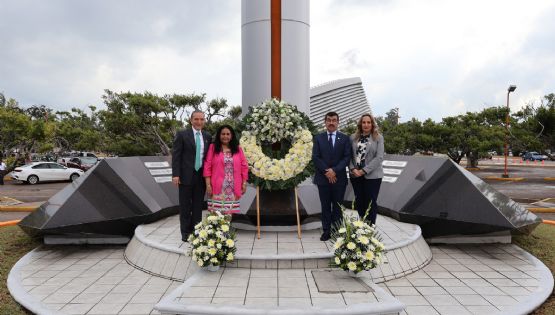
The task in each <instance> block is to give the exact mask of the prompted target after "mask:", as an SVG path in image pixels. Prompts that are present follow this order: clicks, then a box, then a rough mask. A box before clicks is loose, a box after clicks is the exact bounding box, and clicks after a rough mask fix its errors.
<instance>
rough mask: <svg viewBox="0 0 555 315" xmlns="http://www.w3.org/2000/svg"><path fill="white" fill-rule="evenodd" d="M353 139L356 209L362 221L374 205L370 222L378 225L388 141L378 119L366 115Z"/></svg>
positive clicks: (352, 180) (350, 166)
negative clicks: (379, 198) (379, 128)
mask: <svg viewBox="0 0 555 315" xmlns="http://www.w3.org/2000/svg"><path fill="white" fill-rule="evenodd" d="M351 140H352V141H351V142H352V153H353V154H352V158H351V162H350V163H349V170H350V178H351V184H352V185H353V191H354V193H355V208H356V210H357V211H358V215H359V216H360V218H362V217H364V216H365V215H366V211H367V209H368V206H369V205H370V204H371V206H370V211H369V213H368V215H367V217H366V220H367V221H370V222H371V223H372V224H376V216H377V215H378V203H377V200H378V194H379V192H380V186H381V184H382V177H383V168H382V162H383V155H384V141H383V136H382V135H381V134H380V133H379V132H378V125H377V124H376V120H375V119H374V116H372V115H370V114H363V115H362V116H361V117H360V119H359V121H358V124H357V131H356V133H355V134H354V135H352V136H351Z"/></svg>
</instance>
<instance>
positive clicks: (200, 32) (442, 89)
mask: <svg viewBox="0 0 555 315" xmlns="http://www.w3.org/2000/svg"><path fill="white" fill-rule="evenodd" d="M0 11H2V12H3V14H2V19H1V20H0V38H2V47H3V48H2V49H0V91H2V92H4V93H5V94H6V95H7V96H8V97H13V98H16V99H17V100H19V101H20V102H21V103H22V104H24V105H32V104H46V105H48V106H52V107H55V108H57V109H68V108H70V107H73V106H76V107H85V106H86V105H88V104H95V105H100V104H101V98H100V97H101V95H102V93H103V90H104V89H110V90H113V91H127V90H131V91H145V90H148V91H151V92H155V93H159V94H165V93H191V92H197V93H201V92H205V93H207V95H208V97H209V98H213V97H225V98H227V99H228V100H229V102H230V103H231V104H240V102H241V51H240V49H241V37H240V13H241V9H240V1H239V0H234V1H217V0H204V1H167V2H163V3H153V2H148V1H118V2H113V1H107V0H99V1H94V2H86V3H85V2H75V1H70V0H52V1H49V2H48V3H45V2H42V1H39V0H22V1H9V0H0ZM553 13H555V3H554V2H553V1H533V2H527V3H524V2H522V1H517V0H508V1H501V0H491V1H477V0H470V1H455V0H445V1H440V0H422V1H410V2H409V1H393V0H392V1H385V0H374V1H368V0H365V1H362V0H313V1H311V21H310V24H311V49H310V51H311V84H312V85H315V84H319V83H323V82H326V81H330V80H335V79H339V78H344V77H352V76H360V77H361V78H362V81H363V84H364V87H365V90H366V93H367V96H368V98H369V101H370V103H371V106H372V109H373V111H374V113H376V114H378V115H380V114H382V115H383V114H384V113H385V112H386V111H388V110H389V109H391V108H393V107H399V108H400V114H401V117H402V120H408V119H410V118H412V117H417V118H419V119H425V118H428V117H432V118H433V119H436V120H439V119H440V118H441V117H444V116H446V115H456V114H461V113H464V112H465V111H476V110H480V109H482V108H484V107H485V106H491V105H505V102H506V89H507V87H508V85H509V84H516V85H517V86H518V88H517V90H516V91H515V93H513V94H511V108H512V110H517V109H518V108H519V107H521V106H523V105H524V104H526V103H527V102H528V101H530V100H532V99H536V100H537V99H539V98H541V97H542V96H543V95H545V94H548V93H552V92H554V91H553V87H554V86H555V73H554V72H553V71H551V69H553V68H554V67H555V41H553V38H554V37H555V36H554V35H555V19H553V18H552V16H553Z"/></svg>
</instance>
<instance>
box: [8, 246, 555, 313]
mask: <svg viewBox="0 0 555 315" xmlns="http://www.w3.org/2000/svg"><path fill="white" fill-rule="evenodd" d="M124 250H125V249H124V248H123V247H114V246H112V247H107V246H94V247H93V246H89V247H83V246H81V247H78V246H63V247H61V246H58V247H51V246H42V247H40V248H37V249H35V250H33V251H32V252H30V253H28V254H27V255H25V256H24V257H23V258H21V259H20V260H19V261H18V262H17V263H16V265H15V266H14V267H13V268H12V270H11V271H10V273H9V275H8V281H7V282H8V288H9V290H10V294H11V295H12V296H13V297H14V299H15V300H16V301H17V302H18V303H20V304H21V305H23V306H24V307H25V308H27V309H28V310H30V311H32V312H33V313H36V314H52V315H63V314H104V315H107V314H135V315H147V314H158V313H159V312H160V311H162V312H163V313H166V312H170V313H173V314H178V313H186V312H188V311H191V310H196V311H198V312H197V313H196V314H239V313H240V314H254V313H255V312H253V311H252V309H254V310H264V312H263V313H265V314H299V313H300V312H309V313H313V314H314V313H315V312H316V311H318V310H321V312H319V313H318V314H367V313H368V311H369V310H368V307H369V306H372V308H373V307H378V309H376V310H381V311H384V312H382V313H386V312H385V311H387V310H392V309H393V308H395V307H398V306H399V303H398V302H395V300H392V299H391V298H387V295H385V299H383V298H382V297H383V296H384V294H382V293H383V292H381V290H378V289H376V287H375V286H373V285H371V283H370V282H369V281H368V280H370V277H369V275H368V273H365V274H364V275H363V276H362V279H360V280H362V281H364V282H365V283H367V284H370V285H369V286H370V287H371V288H373V289H375V290H374V292H375V293H371V294H370V293H356V292H355V293H353V292H343V293H342V294H340V295H341V296H339V295H338V294H337V293H335V294H334V293H329V292H328V293H324V292H321V291H322V290H320V289H319V288H318V287H317V286H316V285H315V284H314V282H313V281H312V277H311V276H310V273H313V271H322V270H325V269H316V270H307V269H246V268H222V269H220V271H219V272H214V273H207V272H204V271H200V272H196V271H199V270H198V269H197V268H195V265H194V264H193V265H192V266H191V268H190V269H189V271H186V272H185V274H186V275H185V280H186V282H185V283H183V282H177V281H171V280H168V279H164V278H160V277H156V276H153V275H151V274H148V273H145V272H143V271H141V270H138V269H136V268H134V267H133V266H131V265H129V264H128V263H127V262H126V261H125V259H124V257H123V256H124ZM431 250H432V252H433V254H434V258H433V259H432V261H431V262H430V263H429V264H428V265H427V266H425V267H424V268H422V269H421V270H418V271H416V272H414V273H412V274H409V275H407V276H404V277H401V278H399V279H395V280H390V281H385V282H383V283H381V284H379V287H380V288H381V289H383V291H385V293H387V294H390V295H391V296H393V297H394V298H395V299H396V300H398V301H400V302H401V303H402V304H404V305H405V306H406V308H405V310H404V311H401V312H400V314H402V315H413V314H414V315H421V314H442V315H447V314H454V313H456V314H491V315H501V314H503V315H506V314H515V315H517V314H519V315H520V314H522V315H524V314H529V313H531V312H532V311H533V310H534V309H536V308H537V307H539V306H540V305H541V304H542V303H543V302H544V301H545V300H546V299H547V298H548V297H549V295H550V294H551V292H552V290H553V275H552V274H551V272H550V270H549V269H548V268H547V267H546V266H545V265H544V264H543V263H542V262H541V261H539V260H538V259H536V258H535V257H534V256H532V255H530V254H529V253H527V252H525V251H523V250H522V249H520V248H519V247H518V246H515V245H512V244H492V245H483V244H481V245H444V246H431ZM205 276H206V278H205ZM227 276H229V277H227ZM261 278H262V279H261ZM188 280H191V281H190V282H189V281H188ZM182 281H183V279H182ZM299 281H300V282H306V286H304V285H298V284H299ZM188 287H195V289H194V290H192V291H190V290H188V289H187V288H188ZM292 287H299V288H300V289H297V291H294V290H293V289H292ZM272 288H273V289H272ZM299 290H301V291H302V292H300V291H299ZM370 295H372V296H374V297H372V296H370ZM291 296H295V297H291ZM380 296H382V297H380ZM374 298H376V299H377V301H376V300H374ZM376 302H383V303H381V305H376V304H375V303H376ZM330 304H331V305H332V306H334V307H335V308H334V309H333V311H330V312H326V311H325V310H324V309H328V307H323V306H326V305H330ZM339 305H341V306H339ZM238 311H240V312H238ZM395 313H396V311H395ZM386 314H387V313H386Z"/></svg>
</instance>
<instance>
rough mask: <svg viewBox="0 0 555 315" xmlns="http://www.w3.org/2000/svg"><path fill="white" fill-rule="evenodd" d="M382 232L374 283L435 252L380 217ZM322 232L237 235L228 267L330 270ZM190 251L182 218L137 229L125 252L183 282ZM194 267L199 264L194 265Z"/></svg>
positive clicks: (412, 230)
mask: <svg viewBox="0 0 555 315" xmlns="http://www.w3.org/2000/svg"><path fill="white" fill-rule="evenodd" d="M377 230H378V231H379V232H380V234H381V236H382V237H383V243H384V244H385V247H386V250H387V254H386V259H385V261H386V262H387V263H385V264H382V265H380V266H379V267H378V268H375V269H373V270H372V271H371V272H370V276H371V278H372V281H373V282H375V283H380V282H383V281H387V280H392V279H396V278H399V277H402V276H405V275H408V274H410V273H413V272H415V271H417V270H419V269H421V268H422V267H424V266H425V265H426V264H428V263H429V262H430V260H431V259H432V252H431V250H430V248H429V247H428V244H426V242H425V241H424V239H423V238H422V235H421V230H420V227H418V226H417V225H413V224H407V223H401V222H398V221H395V220H394V219H391V218H389V217H385V216H379V217H378V220H377ZM320 234H321V231H320V230H309V231H303V233H302V239H299V238H298V237H297V233H296V232H263V233H262V234H261V238H260V239H257V238H256V233H255V232H254V231H245V230H237V239H236V246H237V252H236V254H235V258H236V260H235V261H234V262H233V263H231V264H229V263H228V264H226V267H228V268H256V269H303V268H304V269H317V268H328V267H329V264H330V259H331V258H332V257H333V244H332V243H331V242H321V241H320V240H319V238H320ZM189 250H190V246H189V244H188V243H183V242H182V241H181V235H180V232H179V217H178V216H172V217H168V218H166V219H163V220H160V221H158V222H154V223H151V224H145V225H141V226H139V227H137V229H136V230H135V236H134V237H133V239H132V240H131V242H129V244H128V246H127V248H126V250H125V258H126V259H127V261H128V262H129V263H130V264H132V265H133V266H135V267H136V268H139V269H141V270H143V271H145V272H148V273H150V274H153V275H156V276H159V277H163V278H167V279H171V280H176V281H183V278H184V276H185V273H186V272H187V270H188V269H189V268H190V265H191V259H190V257H189V255H188V251H189ZM193 265H194V263H193Z"/></svg>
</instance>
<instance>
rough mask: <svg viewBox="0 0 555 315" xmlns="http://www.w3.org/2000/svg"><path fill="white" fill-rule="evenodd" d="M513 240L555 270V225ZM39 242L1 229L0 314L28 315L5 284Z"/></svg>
mask: <svg viewBox="0 0 555 315" xmlns="http://www.w3.org/2000/svg"><path fill="white" fill-rule="evenodd" d="M513 243H515V244H517V245H518V246H520V247H522V248H523V249H525V250H526V251H528V252H530V253H531V254H532V255H534V256H536V257H538V258H539V259H540V260H541V261H543V263H544V264H545V265H546V266H547V267H548V268H549V269H550V270H551V272H552V273H554V272H555V226H553V225H548V224H540V225H539V226H538V227H537V228H536V230H535V231H534V232H533V233H532V234H531V235H526V236H517V237H514V238H513ZM39 244H40V243H39V242H37V241H34V240H32V239H31V238H30V237H28V236H27V234H25V233H23V231H21V229H20V228H19V227H17V226H10V227H2V228H0V278H1V283H0V314H1V315H4V314H6V315H7V314H9V315H15V314H29V313H28V312H27V311H26V310H25V309H24V308H23V307H21V306H20V305H19V304H17V302H15V301H14V300H13V299H12V297H11V296H10V293H9V292H8V288H7V285H6V280H7V277H8V272H9V271H10V269H11V268H12V266H13V265H14V264H15V263H16V262H17V261H18V260H19V258H21V257H22V256H23V255H25V254H26V253H27V252H29V251H31V250H32V249H33V248H35V247H37V246H38V245H39ZM554 310H555V296H554V295H553V294H551V296H550V297H549V299H548V300H547V301H546V302H545V303H544V304H543V305H542V306H541V307H540V308H539V309H538V310H536V311H535V312H534V313H533V314H535V315H547V314H554Z"/></svg>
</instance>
